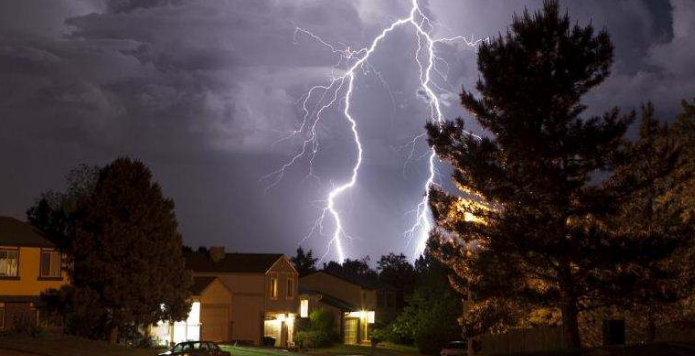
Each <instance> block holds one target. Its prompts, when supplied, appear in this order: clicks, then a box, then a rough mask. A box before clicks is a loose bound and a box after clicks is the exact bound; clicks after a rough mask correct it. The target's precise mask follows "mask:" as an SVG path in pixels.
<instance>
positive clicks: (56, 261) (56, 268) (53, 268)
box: [41, 249, 61, 278]
mask: <svg viewBox="0 0 695 356" xmlns="http://www.w3.org/2000/svg"><path fill="white" fill-rule="evenodd" d="M60 265H61V256H60V251H57V250H50V249H42V250H41V277H44V278H60Z"/></svg>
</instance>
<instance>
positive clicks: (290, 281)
mask: <svg viewBox="0 0 695 356" xmlns="http://www.w3.org/2000/svg"><path fill="white" fill-rule="evenodd" d="M287 299H294V278H292V277H288V278H287Z"/></svg>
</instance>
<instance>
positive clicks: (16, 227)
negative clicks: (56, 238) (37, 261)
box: [0, 216, 55, 247]
mask: <svg viewBox="0 0 695 356" xmlns="http://www.w3.org/2000/svg"><path fill="white" fill-rule="evenodd" d="M0 245H3V246H21V247H55V245H54V244H53V243H51V242H50V241H48V240H46V238H45V237H43V234H42V233H41V232H40V231H39V230H37V229H36V228H34V227H33V226H31V225H30V224H28V223H25V222H22V221H19V220H17V219H15V218H11V217H9V216H0Z"/></svg>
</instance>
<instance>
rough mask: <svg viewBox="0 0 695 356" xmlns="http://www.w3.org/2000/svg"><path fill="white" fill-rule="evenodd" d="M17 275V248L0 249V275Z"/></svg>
mask: <svg viewBox="0 0 695 356" xmlns="http://www.w3.org/2000/svg"><path fill="white" fill-rule="evenodd" d="M18 276H19V249H12V250H10V249H0V277H18Z"/></svg>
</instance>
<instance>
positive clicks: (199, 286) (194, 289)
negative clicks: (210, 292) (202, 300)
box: [191, 277, 217, 295]
mask: <svg viewBox="0 0 695 356" xmlns="http://www.w3.org/2000/svg"><path fill="white" fill-rule="evenodd" d="M216 278H217V277H193V285H192V286H191V293H193V295H200V294H201V293H203V291H204V290H205V288H207V287H208V286H209V285H210V284H212V282H213V281H215V279H216Z"/></svg>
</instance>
